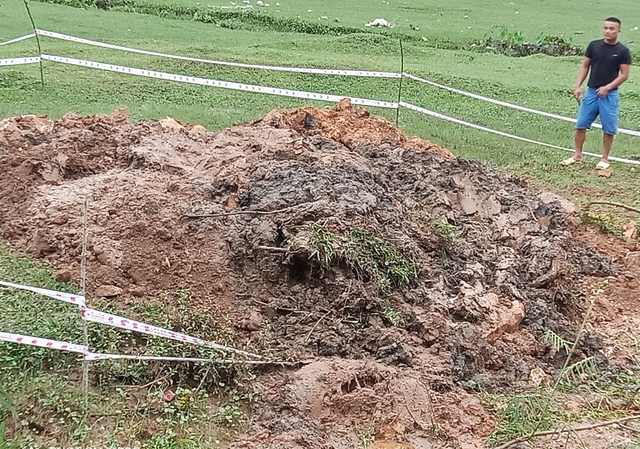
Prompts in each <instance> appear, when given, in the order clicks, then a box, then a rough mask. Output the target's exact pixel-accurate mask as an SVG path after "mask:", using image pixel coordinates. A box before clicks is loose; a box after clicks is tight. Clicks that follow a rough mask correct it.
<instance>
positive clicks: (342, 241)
mask: <svg viewBox="0 0 640 449" xmlns="http://www.w3.org/2000/svg"><path fill="white" fill-rule="evenodd" d="M298 235H308V240H307V244H302V245H301V242H297V244H298V245H301V246H306V247H308V248H309V258H310V259H314V260H315V261H316V262H318V264H320V266H321V267H322V268H323V269H329V268H330V267H331V266H334V265H338V266H339V265H346V266H347V267H348V268H349V269H350V270H351V271H352V272H353V273H354V274H355V275H356V276H357V278H358V279H361V280H363V281H365V282H369V281H374V282H375V283H376V284H377V286H378V289H379V291H380V293H386V292H389V290H390V289H392V288H402V287H406V286H409V285H410V284H411V283H412V282H413V281H414V280H415V279H416V277H417V267H416V261H415V260H414V259H413V258H412V257H410V256H407V255H405V254H404V253H403V252H402V250H400V249H399V248H397V247H395V246H393V245H390V244H387V243H385V242H383V241H382V240H380V239H379V238H378V237H376V236H374V235H373V234H371V233H369V232H367V231H365V230H363V229H359V228H356V229H352V230H351V231H349V232H347V233H346V234H344V235H338V234H336V233H334V232H332V231H331V230H329V229H328V228H327V227H326V224H322V223H314V224H313V225H311V227H310V233H308V232H307V233H305V232H303V233H300V234H298Z"/></svg>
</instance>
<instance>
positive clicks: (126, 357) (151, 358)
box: [84, 352, 286, 365]
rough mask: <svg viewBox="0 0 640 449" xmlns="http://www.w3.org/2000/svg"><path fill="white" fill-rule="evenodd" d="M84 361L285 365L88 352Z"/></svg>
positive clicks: (252, 361)
mask: <svg viewBox="0 0 640 449" xmlns="http://www.w3.org/2000/svg"><path fill="white" fill-rule="evenodd" d="M84 358H85V360H90V361H97V360H145V361H156V360H157V361H166V362H205V363H220V364H226V363H231V364H242V365H266V364H272V363H286V362H271V361H266V360H233V359H229V360H220V359H203V358H193V357H164V356H153V355H124V354H99V353H94V352H89V353H88V354H85V356H84Z"/></svg>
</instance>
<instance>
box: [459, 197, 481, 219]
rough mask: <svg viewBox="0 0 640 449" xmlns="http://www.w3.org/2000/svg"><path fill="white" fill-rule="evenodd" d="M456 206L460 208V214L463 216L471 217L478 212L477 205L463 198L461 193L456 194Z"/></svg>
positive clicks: (467, 198)
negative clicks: (458, 205)
mask: <svg viewBox="0 0 640 449" xmlns="http://www.w3.org/2000/svg"><path fill="white" fill-rule="evenodd" d="M457 199H458V204H460V207H461V208H462V212H463V213H464V214H465V215H473V214H475V213H476V212H477V211H478V203H477V202H476V201H474V200H473V199H471V198H469V197H468V196H465V195H464V194H462V193H458V198H457Z"/></svg>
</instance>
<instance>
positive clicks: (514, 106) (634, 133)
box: [402, 72, 640, 151]
mask: <svg viewBox="0 0 640 449" xmlns="http://www.w3.org/2000/svg"><path fill="white" fill-rule="evenodd" d="M402 75H403V76H406V77H407V78H410V79H412V80H414V81H419V82H421V83H425V84H429V85H430V86H434V87H438V88H440V89H445V90H448V91H449V92H454V93H457V94H460V95H464V96H467V97H470V98H475V99H476V100H482V101H486V102H489V103H493V104H497V105H500V106H505V107H508V108H512V109H517V110H519V111H524V112H530V113H532V114H538V115H542V116H544V117H550V118H555V119H558V120H564V121H566V122H573V123H576V122H577V120H576V119H575V118H571V117H565V116H563V115H558V114H552V113H550V112H544V111H538V110H537V109H531V108H527V107H524V106H519V105H517V104H513V103H507V102H505V101H500V100H496V99H493V98H489V97H485V96H482V95H478V94H474V93H471V92H466V91H464V90H460V89H455V88H453V87H450V86H445V85H444V84H440V83H436V82H433V81H429V80H426V79H424V78H420V77H417V76H415V75H412V74H410V73H406V72H403V73H402ZM592 126H593V127H594V128H602V125H601V124H599V123H594V124H593V125H592ZM618 132H619V133H621V134H629V135H631V136H640V131H633V130H630V129H618ZM572 151H573V150H572Z"/></svg>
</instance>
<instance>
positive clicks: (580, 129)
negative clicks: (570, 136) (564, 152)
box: [562, 88, 599, 165]
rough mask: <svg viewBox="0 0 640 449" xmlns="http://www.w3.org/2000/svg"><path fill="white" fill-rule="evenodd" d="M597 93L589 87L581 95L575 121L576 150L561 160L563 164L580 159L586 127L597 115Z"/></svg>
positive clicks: (588, 126)
mask: <svg viewBox="0 0 640 449" xmlns="http://www.w3.org/2000/svg"><path fill="white" fill-rule="evenodd" d="M598 112H599V111H598V94H596V90H595V89H592V88H589V89H587V91H586V92H585V94H584V96H583V97H582V103H581V104H580V111H579V112H578V120H577V121H576V135H575V150H576V152H575V153H574V155H573V156H572V157H570V158H569V159H567V160H565V161H562V164H563V165H571V164H572V163H573V162H577V161H581V160H582V147H583V146H584V141H585V139H586V137H587V128H590V127H591V125H592V124H593V121H594V120H595V119H596V117H597V116H598Z"/></svg>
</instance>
